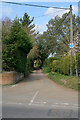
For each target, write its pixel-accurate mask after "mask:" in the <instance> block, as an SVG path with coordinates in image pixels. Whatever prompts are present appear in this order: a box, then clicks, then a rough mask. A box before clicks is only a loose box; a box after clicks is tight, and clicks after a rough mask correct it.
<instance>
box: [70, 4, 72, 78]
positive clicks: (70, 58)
mask: <svg viewBox="0 0 80 120" xmlns="http://www.w3.org/2000/svg"><path fill="white" fill-rule="evenodd" d="M70 44H71V47H70V52H71V55H70V76H72V49H73V27H72V5H70Z"/></svg>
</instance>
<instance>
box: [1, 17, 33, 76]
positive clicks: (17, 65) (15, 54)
mask: <svg viewBox="0 0 80 120" xmlns="http://www.w3.org/2000/svg"><path fill="white" fill-rule="evenodd" d="M31 48H32V44H31V42H30V37H29V36H28V35H27V34H26V32H25V31H24V30H23V29H22V27H21V24H20V23H19V20H18V19H16V20H15V21H14V23H13V26H12V27H11V34H10V36H9V39H8V40H7V48H6V49H4V50H3V70H6V71H7V70H8V71H9V70H15V71H18V72H23V73H24V74H25V70H26V60H27V54H28V53H29V51H30V49H31Z"/></svg>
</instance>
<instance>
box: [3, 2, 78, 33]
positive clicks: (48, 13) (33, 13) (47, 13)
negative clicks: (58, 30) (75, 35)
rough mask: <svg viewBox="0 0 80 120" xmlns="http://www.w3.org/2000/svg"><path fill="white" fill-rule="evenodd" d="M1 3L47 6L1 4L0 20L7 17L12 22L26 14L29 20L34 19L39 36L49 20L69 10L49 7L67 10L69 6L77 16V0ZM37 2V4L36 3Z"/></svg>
mask: <svg viewBox="0 0 80 120" xmlns="http://www.w3.org/2000/svg"><path fill="white" fill-rule="evenodd" d="M3 1H13V2H21V3H28V4H37V5H44V6H49V7H50V8H38V7H32V6H20V5H12V4H7V3H2V18H5V17H6V16H7V17H9V18H10V19H11V20H14V18H15V17H18V18H22V17H23V15H24V13H28V15H29V16H30V18H31V19H32V18H33V17H34V22H33V23H34V24H35V29H36V31H39V32H40V33H41V34H42V33H43V32H44V31H46V29H47V27H46V24H47V23H48V21H49V20H50V19H51V18H54V17H55V16H56V15H59V16H60V17H61V16H62V14H64V13H66V12H69V10H60V9H54V8H51V7H64V8H65V7H66V8H69V7H70V5H72V7H73V13H74V14H76V15H78V1H77V0H71V2H70V0H66V2H65V0H63V2H61V1H60V0H58V1H56V0H54V1H53V0H44V2H41V0H35V1H34V2H32V1H33V0H3ZM36 1H37V2H36ZM48 1H49V2H48Z"/></svg>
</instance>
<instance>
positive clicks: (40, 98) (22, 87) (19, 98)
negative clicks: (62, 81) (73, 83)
mask: <svg viewBox="0 0 80 120" xmlns="http://www.w3.org/2000/svg"><path fill="white" fill-rule="evenodd" d="M2 95H3V96H2V97H3V111H2V113H3V118H78V92H77V91H75V90H72V89H69V88H66V87H64V86H62V85H58V84H57V83H55V82H54V81H52V80H51V79H49V78H48V77H47V75H46V74H44V73H43V72H42V71H41V70H37V71H36V70H34V71H33V72H32V73H31V74H30V76H29V77H28V78H25V79H24V80H23V81H22V82H20V83H18V84H15V85H11V86H3V88H2Z"/></svg>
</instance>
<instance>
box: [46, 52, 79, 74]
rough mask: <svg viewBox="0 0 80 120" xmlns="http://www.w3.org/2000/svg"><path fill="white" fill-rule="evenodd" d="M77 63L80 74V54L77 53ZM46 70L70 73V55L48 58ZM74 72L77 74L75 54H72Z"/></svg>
mask: <svg viewBox="0 0 80 120" xmlns="http://www.w3.org/2000/svg"><path fill="white" fill-rule="evenodd" d="M76 65H77V69H78V73H79V74H80V54H76ZM44 67H45V71H48V72H49V71H54V72H59V73H61V74H65V75H70V56H63V57H62V58H56V57H51V58H48V59H46V61H45V63H44ZM72 73H73V75H75V74H76V69H75V56H74V55H73V56H72Z"/></svg>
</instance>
